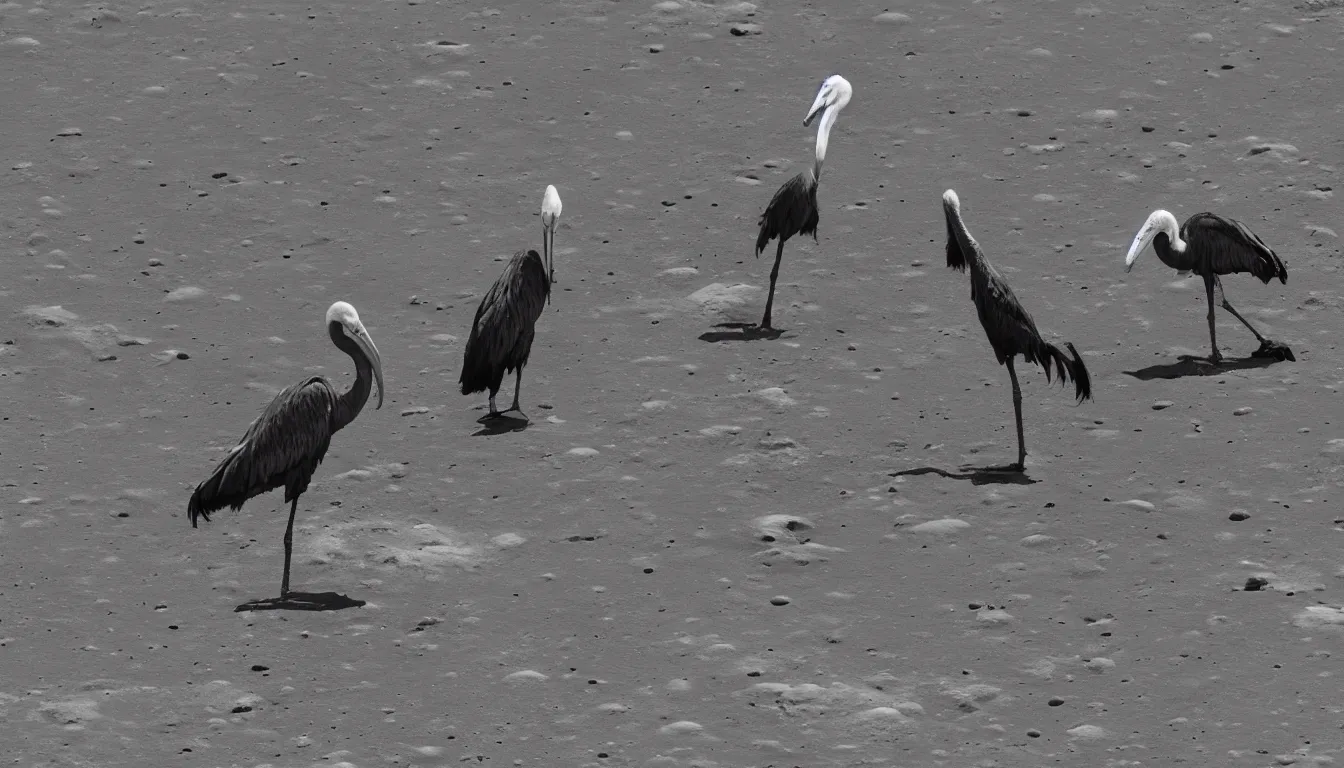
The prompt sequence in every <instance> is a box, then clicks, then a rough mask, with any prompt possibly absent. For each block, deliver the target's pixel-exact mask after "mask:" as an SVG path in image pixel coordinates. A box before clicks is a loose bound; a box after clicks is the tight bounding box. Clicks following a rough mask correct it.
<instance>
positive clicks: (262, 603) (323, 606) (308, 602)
mask: <svg viewBox="0 0 1344 768" xmlns="http://www.w3.org/2000/svg"><path fill="white" fill-rule="evenodd" d="M364 604H365V603H364V601H363V600H356V599H354V598H353V597H349V596H347V595H342V594H338V593H336V592H290V593H289V594H288V595H285V596H284V597H268V598H265V599H263V600H249V601H248V602H246V603H243V604H242V605H240V606H238V607H237V608H234V609H233V612H234V613H242V612H243V611H343V610H345V609H346V608H360V607H362V606H363V605H364Z"/></svg>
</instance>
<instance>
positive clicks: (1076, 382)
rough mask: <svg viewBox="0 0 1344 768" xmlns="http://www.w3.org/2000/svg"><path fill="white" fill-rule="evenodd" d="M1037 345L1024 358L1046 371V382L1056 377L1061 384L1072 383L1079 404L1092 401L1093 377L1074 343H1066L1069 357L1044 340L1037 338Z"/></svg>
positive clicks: (1025, 353)
mask: <svg viewBox="0 0 1344 768" xmlns="http://www.w3.org/2000/svg"><path fill="white" fill-rule="evenodd" d="M1035 341H1036V343H1035V344H1032V345H1031V346H1029V347H1028V348H1027V349H1026V350H1025V351H1024V352H1023V355H1022V356H1023V357H1025V358H1026V360H1027V362H1029V363H1036V364H1037V365H1039V366H1041V368H1042V369H1043V370H1044V371H1045V380H1046V381H1053V380H1054V378H1055V377H1058V378H1059V383H1060V384H1067V383H1068V382H1070V381H1072V382H1073V386H1074V395H1075V396H1076V397H1077V398H1078V402H1080V403H1081V402H1083V401H1084V400H1091V399H1092V376H1091V375H1090V374H1089V373H1088V372H1087V366H1086V365H1084V364H1083V358H1082V356H1081V355H1079V354H1078V350H1077V348H1075V347H1074V346H1073V343H1072V342H1065V343H1064V346H1065V348H1067V349H1068V350H1069V354H1068V356H1065V354H1064V350H1062V349H1060V348H1059V347H1056V346H1055V345H1054V344H1051V343H1049V342H1047V341H1044V340H1043V339H1040V338H1037V339H1036V340H1035Z"/></svg>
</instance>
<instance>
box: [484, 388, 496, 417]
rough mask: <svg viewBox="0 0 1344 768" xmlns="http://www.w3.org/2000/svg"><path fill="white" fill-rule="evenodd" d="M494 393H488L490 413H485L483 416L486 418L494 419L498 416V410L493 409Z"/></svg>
mask: <svg viewBox="0 0 1344 768" xmlns="http://www.w3.org/2000/svg"><path fill="white" fill-rule="evenodd" d="M496 392H497V391H496ZM496 392H491V393H490V412H489V413H487V414H485V415H486V416H487V417H494V416H498V415H499V409H498V408H496V407H495V394H496Z"/></svg>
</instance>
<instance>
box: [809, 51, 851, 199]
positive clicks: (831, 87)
mask: <svg viewBox="0 0 1344 768" xmlns="http://www.w3.org/2000/svg"><path fill="white" fill-rule="evenodd" d="M853 96H854V89H853V87H851V86H850V84H849V81H848V80H846V79H845V78H843V77H841V76H840V75H831V76H830V77H828V78H826V79H825V80H823V81H821V88H819V89H818V90H817V97H816V98H815V99H813V100H812V107H811V108H810V109H808V110H807V117H804V118H803V127H804V128H806V127H807V126H809V125H811V124H812V121H813V120H815V119H816V118H817V115H821V123H820V124H818V125H817V157H816V163H815V164H814V165H813V168H812V177H813V181H816V180H819V179H820V178H821V164H822V162H824V161H825V160H826V145H827V144H828V143H830V139H831V128H832V127H834V125H835V121H836V120H837V119H838V118H839V117H840V110H842V109H844V108H845V107H846V106H848V104H849V100H850V98H852V97H853Z"/></svg>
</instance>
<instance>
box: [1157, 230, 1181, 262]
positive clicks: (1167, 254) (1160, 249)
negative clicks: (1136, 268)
mask: <svg viewBox="0 0 1344 768" xmlns="http://www.w3.org/2000/svg"><path fill="white" fill-rule="evenodd" d="M1153 251H1154V252H1155V253H1157V258H1159V259H1161V260H1162V261H1163V262H1170V261H1171V260H1172V258H1174V257H1175V256H1177V255H1179V254H1183V253H1185V241H1184V240H1182V239H1181V236H1180V235H1179V234H1178V235H1176V236H1175V237H1174V238H1173V237H1172V236H1171V235H1169V234H1167V233H1166V232H1158V233H1157V236H1156V237H1154V238H1153Z"/></svg>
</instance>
